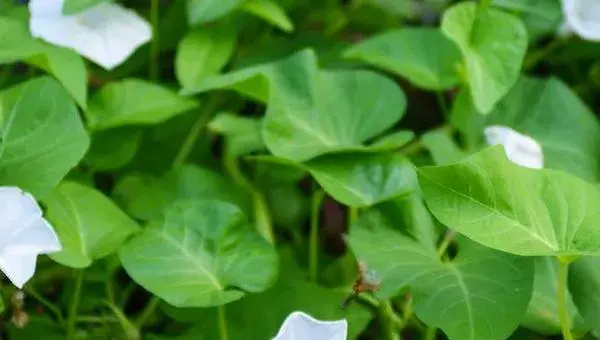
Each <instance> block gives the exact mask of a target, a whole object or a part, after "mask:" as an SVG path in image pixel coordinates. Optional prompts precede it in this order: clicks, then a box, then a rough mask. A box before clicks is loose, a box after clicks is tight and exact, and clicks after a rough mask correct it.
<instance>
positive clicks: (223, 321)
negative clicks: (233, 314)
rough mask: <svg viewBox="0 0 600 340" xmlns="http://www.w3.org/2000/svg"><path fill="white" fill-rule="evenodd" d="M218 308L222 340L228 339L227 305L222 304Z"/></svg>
mask: <svg viewBox="0 0 600 340" xmlns="http://www.w3.org/2000/svg"><path fill="white" fill-rule="evenodd" d="M217 308H218V312H219V334H220V339H221V340H228V339H229V335H228V334H227V316H226V315H225V305H220V306H219V307H217Z"/></svg>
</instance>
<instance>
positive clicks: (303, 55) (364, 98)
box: [184, 50, 406, 161]
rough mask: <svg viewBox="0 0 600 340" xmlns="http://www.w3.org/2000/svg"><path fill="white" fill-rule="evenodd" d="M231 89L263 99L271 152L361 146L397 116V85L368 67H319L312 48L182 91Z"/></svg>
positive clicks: (400, 99)
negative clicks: (321, 68) (327, 68)
mask: <svg viewBox="0 0 600 340" xmlns="http://www.w3.org/2000/svg"><path fill="white" fill-rule="evenodd" d="M213 89H233V90H236V91H238V92H240V93H242V94H244V95H246V96H249V97H251V98H254V99H257V100H260V101H262V102H267V112H266V116H265V119H264V121H263V139H264V142H265V144H266V145H267V147H268V148H269V150H270V151H271V152H272V153H273V154H274V155H276V156H279V157H284V158H288V159H291V160H294V161H306V160H309V159H311V158H314V157H316V156H319V155H323V154H325V153H331V152H335V151H342V150H360V149H364V148H365V147H364V146H363V145H362V143H363V142H365V141H366V140H368V139H370V138H373V137H375V136H377V135H378V134H380V133H382V132H384V131H385V130H386V129H388V128H390V127H391V126H392V125H393V124H394V123H395V122H396V121H398V120H399V119H400V118H401V117H402V115H403V113H404V109H405V107H406V102H405V97H404V95H403V93H402V91H401V90H400V89H399V88H398V87H397V86H396V85H395V84H394V83H393V82H392V81H390V80H389V79H386V78H385V77H382V76H380V75H377V74H375V73H372V72H368V71H323V70H320V69H319V68H318V67H317V61H316V57H315V55H314V53H313V52H312V51H310V50H304V51H301V52H298V53H295V54H293V55H292V56H290V57H287V58H285V59H282V60H279V61H276V62H273V63H268V64H263V65H259V66H255V67H250V68H247V69H243V70H240V71H237V72H233V73H229V74H226V75H223V76H217V77H211V78H207V79H205V80H204V81H202V82H200V83H198V84H196V85H195V86H194V87H192V88H188V89H186V90H184V92H185V93H188V94H191V93H197V92H204V91H208V90H213Z"/></svg>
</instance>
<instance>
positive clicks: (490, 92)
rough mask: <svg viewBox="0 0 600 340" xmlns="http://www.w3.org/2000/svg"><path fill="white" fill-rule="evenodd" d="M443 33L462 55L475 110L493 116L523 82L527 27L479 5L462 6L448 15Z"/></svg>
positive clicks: (464, 4) (447, 11) (452, 9)
mask: <svg viewBox="0 0 600 340" xmlns="http://www.w3.org/2000/svg"><path fill="white" fill-rule="evenodd" d="M441 29H442V32H443V33H444V34H445V35H446V36H447V37H448V38H450V39H451V40H453V41H454V42H455V43H456V44H457V45H458V47H459V49H460V50H461V52H462V55H463V60H464V64H465V71H466V76H467V78H468V82H469V89H470V91H471V95H472V96H473V100H474V102H475V107H476V108H477V110H478V111H479V112H480V113H483V114H487V113H489V112H490V111H491V110H492V109H493V108H494V106H495V105H496V103H498V101H499V100H500V99H502V97H504V96H505V95H506V93H508V91H509V90H510V88H511V87H513V85H514V84H515V83H516V82H517V80H518V78H519V72H520V70H521V64H522V63H523V58H524V57H525V52H526V50H527V30H526V28H525V25H523V22H522V21H521V20H520V19H519V18H517V17H515V16H513V15H511V14H508V13H506V12H503V11H500V10H497V9H494V8H488V9H486V10H485V11H479V10H478V8H477V4H476V3H475V2H462V3H460V4H457V5H454V6H452V7H451V8H449V9H448V10H446V11H445V12H444V16H443V18H442V24H441Z"/></svg>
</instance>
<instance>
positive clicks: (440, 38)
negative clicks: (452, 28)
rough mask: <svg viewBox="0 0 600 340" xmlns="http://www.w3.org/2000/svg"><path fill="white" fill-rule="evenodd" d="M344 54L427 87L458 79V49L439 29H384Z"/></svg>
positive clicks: (439, 87) (448, 84)
mask: <svg viewBox="0 0 600 340" xmlns="http://www.w3.org/2000/svg"><path fill="white" fill-rule="evenodd" d="M344 56H345V57H347V58H351V59H358V60H361V61H364V62H366V63H368V64H370V65H373V66H375V67H379V68H382V69H384V70H386V71H389V72H392V73H394V74H397V75H399V76H401V77H405V78H408V80H410V82H411V83H413V84H415V85H417V86H419V87H422V88H424V89H428V90H434V91H435V90H444V89H448V88H451V87H454V86H456V85H457V84H458V83H459V82H460V77H459V75H458V71H457V67H458V66H459V64H460V61H461V59H460V58H461V56H460V51H459V50H458V49H457V48H456V45H455V44H454V43H453V42H452V41H450V40H448V38H446V37H445V36H444V35H443V34H442V33H441V32H440V31H439V30H438V29H432V28H403V29H399V30H395V31H390V32H385V33H382V34H380V35H377V36H374V37H372V38H369V39H367V40H365V41H363V42H361V43H359V44H357V45H355V46H352V47H350V48H349V49H348V50H347V51H346V52H345V53H344Z"/></svg>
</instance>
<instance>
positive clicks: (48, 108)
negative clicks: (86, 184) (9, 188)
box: [0, 77, 89, 198]
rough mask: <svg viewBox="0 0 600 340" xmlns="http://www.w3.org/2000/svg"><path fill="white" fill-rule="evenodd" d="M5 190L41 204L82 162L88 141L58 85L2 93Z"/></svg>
mask: <svg viewBox="0 0 600 340" xmlns="http://www.w3.org/2000/svg"><path fill="white" fill-rule="evenodd" d="M0 124H1V125H0V126H1V129H0V131H1V135H2V140H1V141H0V185H15V186H18V187H20V188H21V189H23V190H25V191H28V192H30V193H32V194H33V195H34V196H36V197H38V198H42V196H44V195H45V194H47V193H48V192H49V191H50V190H52V189H53V188H54V187H55V186H56V185H58V183H59V182H60V181H61V179H62V178H63V177H64V176H65V175H66V174H67V173H68V172H69V171H70V170H71V169H72V168H73V167H74V166H75V165H76V164H77V163H78V162H79V161H80V160H81V159H82V158H83V155H84V154H85V152H86V150H87V148H88V146H89V137H88V135H87V133H86V131H85V128H84V126H83V123H82V121H81V118H80V117H79V112H77V108H76V106H75V104H74V103H73V101H72V100H71V98H70V97H69V95H68V94H67V93H66V92H65V91H64V90H63V89H62V87H61V86H60V85H59V84H58V83H57V82H56V81H54V80H53V79H51V78H47V77H43V78H36V79H33V80H30V81H28V82H25V83H22V84H20V85H17V86H14V87H11V88H9V89H7V90H4V91H2V92H0Z"/></svg>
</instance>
